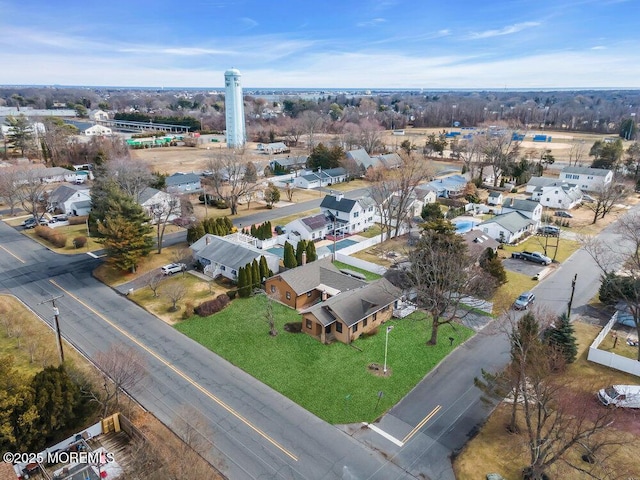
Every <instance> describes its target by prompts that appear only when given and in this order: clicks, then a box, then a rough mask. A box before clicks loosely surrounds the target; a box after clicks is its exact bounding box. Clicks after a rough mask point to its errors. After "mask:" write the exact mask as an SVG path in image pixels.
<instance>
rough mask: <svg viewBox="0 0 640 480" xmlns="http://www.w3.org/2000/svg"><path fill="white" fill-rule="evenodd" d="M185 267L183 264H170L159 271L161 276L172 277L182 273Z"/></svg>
mask: <svg viewBox="0 0 640 480" xmlns="http://www.w3.org/2000/svg"><path fill="white" fill-rule="evenodd" d="M186 269H187V266H186V265H185V264H184V263H170V264H168V265H165V266H164V267H162V268H161V269H160V271H161V272H162V274H163V275H173V274H174V273H179V272H184V271H185V270H186Z"/></svg>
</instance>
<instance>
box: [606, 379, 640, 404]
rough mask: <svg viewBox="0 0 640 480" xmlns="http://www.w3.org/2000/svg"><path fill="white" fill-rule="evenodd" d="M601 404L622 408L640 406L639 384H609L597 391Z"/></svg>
mask: <svg viewBox="0 0 640 480" xmlns="http://www.w3.org/2000/svg"><path fill="white" fill-rule="evenodd" d="M598 400H600V402H602V404H603V405H607V406H609V405H614V406H616V407H623V408H640V385H611V386H610V387H607V388H603V389H602V390H600V391H599V392H598Z"/></svg>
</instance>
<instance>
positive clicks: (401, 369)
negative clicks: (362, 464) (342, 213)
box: [175, 295, 473, 424]
mask: <svg viewBox="0 0 640 480" xmlns="http://www.w3.org/2000/svg"><path fill="white" fill-rule="evenodd" d="M266 302H267V299H266V297H265V296H262V295H261V296H257V297H253V298H249V299H236V300H234V301H233V302H232V303H231V305H230V306H228V307H227V308H226V309H225V310H223V311H222V312H220V313H218V314H216V315H213V316H211V317H207V318H198V317H194V318H192V319H190V320H186V321H184V322H181V323H179V324H178V325H176V327H175V328H176V329H177V330H179V331H180V332H182V333H184V334H185V335H187V336H188V337H190V338H192V339H194V340H195V341H197V342H199V343H201V344H202V345H204V346H205V347H207V348H209V349H210V350H211V351H214V352H216V353H217V354H218V355H220V356H222V357H224V358H225V359H227V360H228V361H230V362H231V363H233V364H234V365H236V366H238V367H240V368H242V369H243V370H245V371H246V372H247V373H249V374H250V375H252V376H253V377H255V378H257V379H258V380H260V381H261V382H263V383H265V384H267V385H269V386H270V387H272V388H274V389H275V390H277V391H278V392H280V393H282V394H283V395H285V396H286V397H288V398H290V399H291V400H293V401H294V402H296V403H298V404H299V405H301V406H302V407H303V408H305V409H307V410H309V411H310V412H312V413H314V414H315V415H317V416H318V417H320V418H322V419H323V420H325V421H327V422H330V423H334V424H343V423H354V422H362V421H369V422H370V421H373V420H374V419H375V418H377V417H378V416H379V415H381V414H382V413H383V412H384V411H386V410H387V409H389V408H390V407H392V406H393V405H395V404H396V403H397V402H398V401H399V400H400V399H401V398H402V397H404V396H405V395H406V394H407V393H408V392H409V391H410V390H411V389H412V388H413V387H414V386H415V385H416V384H417V383H418V382H419V381H420V380H421V379H422V378H423V377H424V376H425V374H426V373H428V372H429V371H430V370H431V369H433V368H434V367H435V366H436V365H437V364H438V363H439V362H440V361H441V360H442V359H443V358H444V357H446V356H447V355H448V354H449V352H450V351H451V350H452V349H453V348H455V347H456V346H458V345H460V344H461V343H462V342H463V341H465V340H466V339H468V338H469V337H471V336H472V335H473V331H472V330H470V329H467V328H465V327H463V326H461V325H456V329H455V331H454V330H453V329H452V328H451V327H449V326H446V325H445V326H443V327H442V329H441V332H440V341H439V342H438V345H437V346H434V347H427V346H426V344H425V343H426V341H427V340H428V338H429V336H430V327H429V325H428V324H427V322H426V321H425V320H421V319H423V318H424V317H423V315H422V314H419V313H414V314H412V315H410V316H409V317H406V318H405V319H403V320H396V319H393V320H391V321H390V322H388V323H387V325H394V326H395V328H394V330H392V331H391V332H390V334H389V344H388V368H389V370H390V372H391V373H392V374H391V375H390V376H388V377H382V376H376V375H373V374H372V373H370V372H369V370H368V368H367V366H368V365H369V364H371V363H378V364H380V365H382V364H383V363H384V346H385V328H384V327H382V328H381V329H380V332H379V333H378V334H377V335H375V336H372V337H369V338H367V339H359V340H357V341H356V342H354V344H353V346H349V345H345V344H342V343H339V342H336V343H333V344H331V345H323V344H322V343H320V342H319V341H317V340H315V339H314V338H311V337H310V336H308V335H306V334H304V333H297V334H294V333H288V332H286V331H284V324H285V323H287V322H299V321H300V316H299V315H298V314H297V313H296V312H295V311H294V310H291V309H290V308H287V307H285V306H283V305H281V304H279V303H276V302H274V303H273V310H274V314H275V318H276V328H277V330H278V332H279V334H278V335H277V336H276V337H271V336H269V326H268V324H267V322H266V321H265V319H264V311H265V305H266ZM449 336H451V337H454V338H455V339H456V340H455V342H454V346H453V347H450V346H449V341H448V339H447V337H449ZM354 347H356V348H354ZM378 392H383V397H382V399H381V400H380V404H379V405H378V406H377V408H376V404H377V401H378Z"/></svg>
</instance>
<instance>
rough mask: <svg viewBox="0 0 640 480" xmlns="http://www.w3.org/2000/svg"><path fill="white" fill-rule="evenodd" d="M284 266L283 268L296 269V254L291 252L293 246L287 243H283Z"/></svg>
mask: <svg viewBox="0 0 640 480" xmlns="http://www.w3.org/2000/svg"><path fill="white" fill-rule="evenodd" d="M283 262H284V266H285V268H296V267H297V266H298V262H296V254H295V252H294V250H293V245H291V244H290V243H289V242H284V259H283Z"/></svg>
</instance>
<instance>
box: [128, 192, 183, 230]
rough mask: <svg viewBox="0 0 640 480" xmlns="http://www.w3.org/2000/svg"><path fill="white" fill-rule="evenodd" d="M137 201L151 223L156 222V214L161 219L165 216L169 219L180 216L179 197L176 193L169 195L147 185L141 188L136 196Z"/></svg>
mask: <svg viewBox="0 0 640 480" xmlns="http://www.w3.org/2000/svg"><path fill="white" fill-rule="evenodd" d="M138 203H139V204H140V206H141V207H142V208H143V209H144V211H145V212H146V214H147V215H148V216H149V218H151V223H156V222H157V220H158V216H160V217H161V219H162V221H164V220H165V218H166V219H167V220H168V221H171V220H173V219H175V218H178V217H179V216H180V199H179V198H178V197H177V195H171V194H169V193H166V192H162V191H160V190H157V189H155V188H151V187H147V188H145V189H144V190H142V192H140V195H139V196H138ZM167 215H168V218H167Z"/></svg>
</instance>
